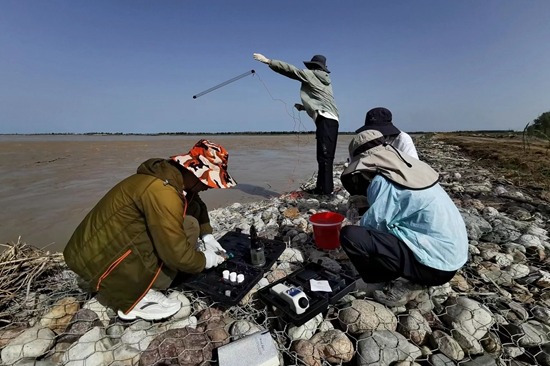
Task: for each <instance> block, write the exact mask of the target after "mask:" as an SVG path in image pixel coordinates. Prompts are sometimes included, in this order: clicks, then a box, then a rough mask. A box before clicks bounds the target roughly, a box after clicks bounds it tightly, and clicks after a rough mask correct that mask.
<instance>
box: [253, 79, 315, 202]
mask: <svg viewBox="0 0 550 366" xmlns="http://www.w3.org/2000/svg"><path fill="white" fill-rule="evenodd" d="M254 76H256V77H257V78H258V81H259V82H260V83H261V84H262V85H263V87H264V89H265V90H266V92H267V94H269V97H270V98H271V99H272V100H274V101H277V102H280V103H282V104H283V105H284V107H285V113H286V114H287V115H288V116H289V117H290V118H292V121H293V122H294V128H293V131H294V132H296V134H295V135H294V136H295V137H296V145H297V147H298V148H299V147H301V146H305V145H306V143H307V142H309V141H310V140H311V139H312V137H309V136H306V135H304V136H300V133H299V132H300V131H302V132H306V131H308V130H307V129H306V127H305V125H304V123H303V122H302V118H301V116H300V112H298V111H296V110H295V108H294V105H293V106H292V107H291V108H289V103H287V102H285V101H284V100H282V99H280V98H275V97H274V96H273V94H272V93H271V91H270V90H269V88H268V87H267V85H266V84H265V83H264V81H263V80H262V78H261V77H260V75H259V74H258V73H255V74H254ZM304 141H305V142H304ZM295 154H296V157H297V158H296V159H293V160H294V162H295V164H294V167H293V169H292V174H294V173H296V170H297V169H298V166H301V162H302V161H303V159H301V155H302V154H301V153H300V152H299V151H296V153H295ZM311 159H315V156H312V157H311ZM308 160H309V159H308ZM293 183H296V182H295V180H294V179H290V178H289V179H288V180H287V187H286V188H285V189H284V192H283V193H288V192H290V191H293V190H298V189H300V187H296V188H294V189H292V184H293Z"/></svg>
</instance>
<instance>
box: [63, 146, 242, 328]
mask: <svg viewBox="0 0 550 366" xmlns="http://www.w3.org/2000/svg"><path fill="white" fill-rule="evenodd" d="M228 159H229V155H228V153H227V151H226V150H225V149H224V148H223V147H222V146H221V145H218V144H215V143H213V142H210V141H208V140H200V141H199V142H197V143H196V144H195V146H193V148H192V149H191V150H190V151H189V152H188V153H187V154H183V155H176V156H172V157H171V158H169V159H161V158H152V159H149V160H147V161H145V162H143V163H142V164H141V165H140V166H139V167H138V169H137V173H136V174H133V175H131V176H130V177H128V178H126V179H124V180H122V181H121V182H120V183H118V184H117V185H116V186H114V187H113V188H112V189H111V190H110V191H109V192H108V193H107V194H106V195H105V196H104V197H103V198H102V199H101V200H100V201H99V202H98V203H97V205H96V206H95V207H94V208H93V209H92V210H91V211H90V212H89V213H88V215H86V217H85V218H84V220H83V221H82V222H81V223H80V225H79V226H78V227H77V228H76V230H75V232H74V234H73V235H72V237H71V239H70V240H69V243H68V244H67V246H66V248H65V250H64V252H63V254H64V256H65V261H66V263H67V265H68V266H69V268H71V269H72V270H73V271H75V272H76V273H77V274H78V275H79V276H81V277H82V279H83V280H84V281H86V284H87V285H88V286H89V287H90V289H91V290H92V291H93V292H97V294H98V300H99V301H100V302H102V303H103V304H105V305H106V306H109V307H111V308H113V309H114V310H117V311H118V315H119V317H120V318H122V319H125V320H131V319H135V318H137V317H139V318H143V319H146V320H157V319H162V318H166V317H169V316H172V315H174V314H175V313H176V312H177V311H178V310H179V309H180V307H181V303H180V302H179V301H177V300H172V299H168V298H167V297H165V296H164V295H163V294H162V293H160V292H159V291H156V290H155V289H157V290H162V289H166V288H168V286H169V285H170V283H171V282H172V280H173V279H174V278H175V276H176V275H177V273H178V271H181V272H186V273H198V272H201V271H202V270H204V269H208V268H212V267H216V266H217V265H218V264H220V263H222V262H223V261H224V258H223V257H222V256H220V255H219V254H218V253H219V252H220V251H225V250H224V249H223V248H222V246H221V245H220V244H219V243H218V242H217V240H216V239H215V238H214V236H213V235H212V227H211V226H210V220H209V216H208V210H207V207H206V205H205V204H204V202H203V201H202V200H201V198H200V197H199V192H201V191H205V190H207V189H209V188H230V187H233V186H235V185H236V182H235V181H234V180H233V178H231V176H230V175H229V173H228V172H227V162H228ZM199 236H201V237H202V240H203V242H204V244H205V248H206V249H204V250H202V251H199V250H197V249H196V245H197V241H198V238H199Z"/></svg>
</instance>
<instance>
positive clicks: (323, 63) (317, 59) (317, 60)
mask: <svg viewBox="0 0 550 366" xmlns="http://www.w3.org/2000/svg"><path fill="white" fill-rule="evenodd" d="M304 65H306V67H307V68H308V69H309V68H310V67H311V66H314V65H315V66H319V67H320V68H321V69H322V70H323V71H324V72H326V73H329V74H330V71H328V69H327V58H326V57H325V56H323V55H315V56H313V57H312V58H311V61H304Z"/></svg>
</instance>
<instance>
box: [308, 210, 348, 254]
mask: <svg viewBox="0 0 550 366" xmlns="http://www.w3.org/2000/svg"><path fill="white" fill-rule="evenodd" d="M344 219H345V217H344V215H340V214H339V213H336V212H330V211H329V212H319V213H316V214H314V215H311V217H310V218H309V222H311V224H312V225H313V239H314V240H315V244H316V245H317V247H319V248H321V249H337V248H340V229H341V228H342V221H344Z"/></svg>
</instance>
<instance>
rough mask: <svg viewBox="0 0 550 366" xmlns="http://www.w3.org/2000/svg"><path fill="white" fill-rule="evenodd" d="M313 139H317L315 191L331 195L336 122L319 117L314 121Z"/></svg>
mask: <svg viewBox="0 0 550 366" xmlns="http://www.w3.org/2000/svg"><path fill="white" fill-rule="evenodd" d="M315 126H317V128H316V130H315V138H316V139H317V164H318V165H319V169H318V170H319V171H318V173H317V185H316V190H317V191H320V192H321V193H323V194H331V193H332V191H333V190H334V183H333V180H332V166H333V164H334V154H335V153H336V142H337V140H338V121H336V120H334V119H330V118H325V117H323V116H321V115H319V116H318V117H317V119H316V120H315Z"/></svg>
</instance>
